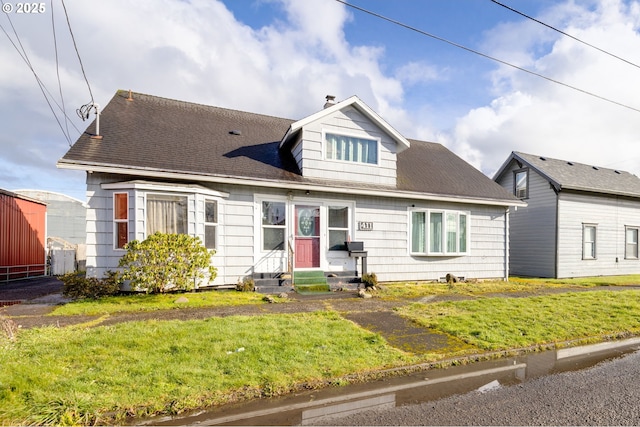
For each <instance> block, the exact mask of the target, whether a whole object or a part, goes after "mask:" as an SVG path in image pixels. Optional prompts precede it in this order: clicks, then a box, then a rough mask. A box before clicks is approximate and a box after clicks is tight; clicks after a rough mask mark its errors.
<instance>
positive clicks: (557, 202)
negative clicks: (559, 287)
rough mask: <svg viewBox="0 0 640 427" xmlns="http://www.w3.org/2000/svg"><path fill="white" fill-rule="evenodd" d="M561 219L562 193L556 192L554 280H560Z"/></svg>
mask: <svg viewBox="0 0 640 427" xmlns="http://www.w3.org/2000/svg"><path fill="white" fill-rule="evenodd" d="M559 219H560V192H559V191H556V233H555V234H556V236H555V240H556V241H555V246H556V248H555V249H556V250H555V252H556V254H555V255H556V256H555V262H554V263H553V277H554V279H557V278H558V263H559V262H560V253H559V252H560V251H559V249H558V241H559V237H560V224H559Z"/></svg>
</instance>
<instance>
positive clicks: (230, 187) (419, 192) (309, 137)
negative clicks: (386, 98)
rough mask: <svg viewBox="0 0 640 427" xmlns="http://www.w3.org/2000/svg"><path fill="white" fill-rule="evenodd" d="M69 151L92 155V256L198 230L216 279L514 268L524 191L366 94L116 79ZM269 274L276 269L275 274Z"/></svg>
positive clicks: (72, 157) (99, 259) (70, 159)
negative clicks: (153, 89)
mask: <svg viewBox="0 0 640 427" xmlns="http://www.w3.org/2000/svg"><path fill="white" fill-rule="evenodd" d="M99 129H100V135H93V132H95V123H94V124H92V125H91V126H90V127H89V129H88V130H87V132H85V134H84V135H82V136H81V137H80V138H79V139H78V141H77V142H76V143H75V145H73V147H71V148H70V149H69V151H68V152H67V153H66V154H65V156H64V157H63V158H62V159H60V160H59V162H58V166H59V167H61V168H68V169H80V170H86V171H87V200H88V204H89V208H88V212H87V272H88V274H89V275H94V276H102V275H103V274H104V273H105V271H107V270H109V269H115V268H117V265H118V260H119V258H120V257H121V256H122V254H123V253H124V250H123V249H122V248H123V246H124V245H125V244H126V243H127V242H129V241H131V240H133V239H145V238H146V237H147V236H148V235H149V234H150V233H153V232H155V231H163V232H175V233H188V234H190V235H194V236H199V237H200V238H201V239H202V240H203V242H204V244H205V245H206V247H207V248H211V249H215V251H216V252H215V255H214V256H213V257H212V262H213V264H214V265H215V266H216V267H217V268H218V276H217V278H216V279H215V281H214V282H213V283H212V284H211V285H214V286H217V285H225V284H235V283H237V282H238V280H240V279H242V278H244V277H245V276H253V277H254V278H256V279H264V280H265V281H263V282H260V281H257V285H259V286H260V285H261V284H266V283H271V284H273V283H275V284H283V283H284V284H287V282H286V281H285V280H284V277H287V276H284V277H283V273H285V272H287V271H289V270H291V269H294V270H295V271H296V272H300V271H316V272H323V273H324V276H325V277H333V276H336V277H335V278H333V281H339V280H342V279H341V278H344V280H345V281H347V280H348V278H350V277H353V276H355V275H357V274H359V273H358V271H361V269H362V267H361V266H362V259H360V261H357V260H358V258H356V257H354V256H353V255H358V254H357V253H350V252H349V251H348V250H347V248H346V245H345V242H348V241H359V242H362V244H363V246H364V247H363V251H365V252H366V255H367V258H366V262H367V265H368V272H373V273H376V274H377V276H378V279H379V280H380V281H404V280H411V281H415V280H439V279H440V278H442V277H444V276H445V275H446V274H447V273H451V274H454V275H457V276H463V277H466V278H479V279H485V278H500V279H504V278H506V277H508V258H507V257H508V229H509V227H508V218H509V215H508V212H509V209H510V208H511V207H514V206H525V203H523V202H521V201H520V200H519V199H517V198H515V197H514V196H513V195H511V194H510V192H508V191H505V190H504V189H503V188H502V187H500V186H499V185H498V184H496V183H495V182H493V181H492V180H491V179H490V178H488V177H486V176H485V175H483V174H482V173H481V172H480V171H478V170H476V169H475V168H473V167H472V166H470V165H469V164H468V163H466V162H465V161H463V160H462V159H460V158H459V157H457V156H456V155H455V154H453V153H452V152H451V151H449V150H447V149H446V148H445V147H443V146H442V145H440V144H434V143H429V142H422V141H415V140H409V139H407V138H405V137H404V136H403V135H401V134H400V133H398V132H397V131H396V130H395V129H394V128H392V127H391V126H390V125H389V124H388V123H387V122H385V121H384V120H383V119H382V118H381V117H380V116H378V114H376V113H375V112H374V111H373V110H372V109H371V108H370V107H368V106H367V105H366V104H364V103H363V102H362V101H361V100H360V99H359V98H358V97H356V96H353V97H350V98H348V99H346V100H344V101H342V102H338V103H336V102H333V98H332V97H327V103H326V104H325V108H324V109H322V110H320V111H319V112H317V113H315V114H312V115H310V116H308V117H304V118H302V119H301V120H298V121H294V120H288V119H282V118H277V117H271V116H265V115H260V114H254V113H248V112H241V111H235V110H228V109H223V108H217V107H210V106H204V105H198V104H192V103H186V102H181V101H176V100H170V99H164V98H159V97H154V96H149V95H143V94H138V93H133V94H130V93H127V92H118V93H116V95H115V96H114V97H113V98H112V100H111V101H110V102H109V104H108V105H107V106H106V108H104V110H103V111H102V113H101V115H100V127H99ZM266 279H270V280H271V282H267V281H266Z"/></svg>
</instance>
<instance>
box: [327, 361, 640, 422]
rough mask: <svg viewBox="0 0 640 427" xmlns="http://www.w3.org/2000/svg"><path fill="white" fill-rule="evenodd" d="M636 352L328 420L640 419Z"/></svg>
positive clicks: (639, 373) (526, 420)
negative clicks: (590, 364)
mask: <svg viewBox="0 0 640 427" xmlns="http://www.w3.org/2000/svg"><path fill="white" fill-rule="evenodd" d="M639 379H640V352H635V353H632V354H629V355H627V356H624V357H621V358H618V359H614V360H611V361H607V362H603V363H600V364H598V365H596V366H594V367H592V368H588V369H584V370H580V371H573V372H564V373H560V374H553V375H549V376H545V377H540V378H536V379H532V380H529V381H526V382H524V383H521V384H517V385H512V386H503V387H501V386H499V387H497V388H493V389H490V390H488V391H482V392H481V391H474V392H471V393H467V394H463V395H456V396H451V397H448V398H444V399H441V400H437V401H432V402H426V403H422V404H417V405H408V406H400V407H396V408H392V409H387V410H371V411H368V412H364V413H359V414H353V415H349V416H346V417H343V418H332V419H330V420H327V421H326V422H325V424H326V425H353V426H364V425H384V426H391V425H575V426H582V425H640V383H639V381H638V380H639Z"/></svg>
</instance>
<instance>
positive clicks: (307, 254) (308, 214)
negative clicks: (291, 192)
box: [295, 205, 320, 268]
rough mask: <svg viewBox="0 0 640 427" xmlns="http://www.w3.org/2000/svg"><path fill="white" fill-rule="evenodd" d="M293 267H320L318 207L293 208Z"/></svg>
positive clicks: (300, 206)
mask: <svg viewBox="0 0 640 427" xmlns="http://www.w3.org/2000/svg"><path fill="white" fill-rule="evenodd" d="M295 267H296V268H318V267H320V207H319V206H309V205H296V207H295Z"/></svg>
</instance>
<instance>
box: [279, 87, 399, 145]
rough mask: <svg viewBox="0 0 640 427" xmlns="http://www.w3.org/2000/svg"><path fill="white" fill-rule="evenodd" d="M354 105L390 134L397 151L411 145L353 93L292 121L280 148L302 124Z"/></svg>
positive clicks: (304, 124)
mask: <svg viewBox="0 0 640 427" xmlns="http://www.w3.org/2000/svg"><path fill="white" fill-rule="evenodd" d="M350 105H352V106H354V107H355V108H357V109H358V111H360V112H361V113H363V114H364V115H365V116H367V117H368V118H369V119H370V120H372V121H374V122H375V123H376V124H377V125H378V126H380V127H381V128H382V129H383V130H384V131H385V132H386V133H387V134H388V135H389V136H391V137H392V138H393V140H394V141H396V143H397V144H398V150H397V152H398V153H400V152H402V151H404V150H406V149H407V148H409V147H410V146H411V143H410V142H409V140H408V139H407V138H405V137H404V136H402V135H401V134H400V132H398V131H397V130H395V129H394V128H393V127H392V126H391V125H390V124H389V123H387V122H386V121H385V120H384V119H383V118H382V117H380V116H379V115H378V114H377V113H376V112H375V111H373V110H372V109H371V108H369V106H368V105H367V104H365V103H364V102H362V100H360V98H358V97H357V96H355V95H353V96H351V97H349V98H347V99H345V100H344V101H340V102H338V103H336V104H334V105H332V106H330V107H327V108H325V109H323V110H320V111H318V112H316V113H314V114H311V115H310V116H307V117H305V118H303V119H301V120H298V121H297V122H294V123H292V124H291V126H289V129H288V130H287V132H286V133H285V135H284V137H283V138H282V140H281V141H280V148H282V147H283V146H284V145H285V144H286V143H287V142H288V141H289V139H290V138H291V137H292V136H293V135H295V134H297V132H298V131H299V130H300V129H302V128H303V127H304V126H306V125H308V124H309V123H312V122H314V121H316V120H319V119H320V118H322V117H325V116H327V115H330V114H333V113H335V112H337V111H340V110H341V109H343V108H344V107H347V106H350Z"/></svg>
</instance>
